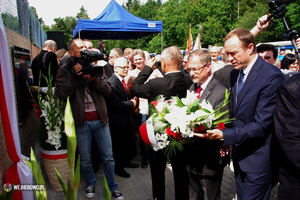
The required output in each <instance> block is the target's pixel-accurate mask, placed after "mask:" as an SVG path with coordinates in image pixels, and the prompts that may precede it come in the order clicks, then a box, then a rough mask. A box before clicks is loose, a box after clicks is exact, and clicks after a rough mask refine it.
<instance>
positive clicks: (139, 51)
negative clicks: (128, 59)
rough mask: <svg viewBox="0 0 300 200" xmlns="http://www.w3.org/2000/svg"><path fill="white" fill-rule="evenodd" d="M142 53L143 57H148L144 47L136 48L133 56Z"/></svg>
mask: <svg viewBox="0 0 300 200" xmlns="http://www.w3.org/2000/svg"><path fill="white" fill-rule="evenodd" d="M136 55H140V56H141V57H143V58H145V59H146V56H145V52H144V51H143V50H142V49H135V50H134V51H133V56H136Z"/></svg>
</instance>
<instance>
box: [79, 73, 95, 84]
mask: <svg viewBox="0 0 300 200" xmlns="http://www.w3.org/2000/svg"><path fill="white" fill-rule="evenodd" d="M81 73H82V72H81ZM82 76H83V78H85V79H86V80H88V81H89V82H93V81H94V80H96V77H92V76H91V75H89V74H88V75H82Z"/></svg>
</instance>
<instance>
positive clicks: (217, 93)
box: [187, 77, 228, 175]
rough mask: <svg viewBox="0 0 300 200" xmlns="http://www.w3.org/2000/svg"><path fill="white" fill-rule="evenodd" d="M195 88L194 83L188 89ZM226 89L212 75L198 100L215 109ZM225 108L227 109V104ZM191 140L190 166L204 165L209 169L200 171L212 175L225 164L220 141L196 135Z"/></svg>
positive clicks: (220, 102)
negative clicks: (204, 101)
mask: <svg viewBox="0 0 300 200" xmlns="http://www.w3.org/2000/svg"><path fill="white" fill-rule="evenodd" d="M196 89H197V84H196V83H194V84H193V85H191V87H190V91H194V92H195V91H196ZM226 89H227V87H226V86H225V85H224V84H223V83H221V82H220V81H219V80H217V79H216V78H215V77H212V79H211V80H210V81H209V83H208V84H207V86H206V88H205V90H204V91H203V92H202V94H201V96H200V102H202V101H203V100H206V101H209V102H210V104H211V105H212V107H213V109H217V108H218V107H220V106H221V105H222V104H223V102H224V99H225V90H226ZM225 109H228V105H227V106H226V108H225ZM193 140H194V141H193V143H192V144H191V153H189V154H187V155H190V156H191V158H190V159H189V166H190V167H198V168H199V167H204V166H205V168H207V169H209V170H205V169H204V170H203V172H202V173H203V174H205V175H213V174H215V173H216V172H217V171H218V170H220V166H225V165H226V159H224V160H223V159H222V158H221V156H220V146H221V144H222V142H221V141H216V140H206V139H202V138H198V137H194V138H193ZM212 170H213V171H212ZM198 173H201V172H198Z"/></svg>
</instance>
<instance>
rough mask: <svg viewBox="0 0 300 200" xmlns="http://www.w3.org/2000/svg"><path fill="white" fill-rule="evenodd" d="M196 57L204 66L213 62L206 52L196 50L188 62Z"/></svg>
mask: <svg viewBox="0 0 300 200" xmlns="http://www.w3.org/2000/svg"><path fill="white" fill-rule="evenodd" d="M194 56H198V57H199V61H200V63H201V64H203V65H207V64H208V63H210V62H211V56H210V54H209V53H208V51H206V50H202V49H196V50H194V51H192V52H191V53H190V55H189V57H188V61H189V60H190V59H191V58H193V57H194Z"/></svg>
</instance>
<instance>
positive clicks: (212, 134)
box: [194, 129, 223, 140]
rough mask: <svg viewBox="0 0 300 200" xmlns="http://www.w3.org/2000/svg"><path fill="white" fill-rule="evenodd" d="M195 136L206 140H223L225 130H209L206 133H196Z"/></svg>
mask: <svg viewBox="0 0 300 200" xmlns="http://www.w3.org/2000/svg"><path fill="white" fill-rule="evenodd" d="M194 135H195V136H197V137H199V138H203V139H206V140H222V139H223V132H222V131H221V130H219V129H213V130H207V131H206V134H202V133H194Z"/></svg>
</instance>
